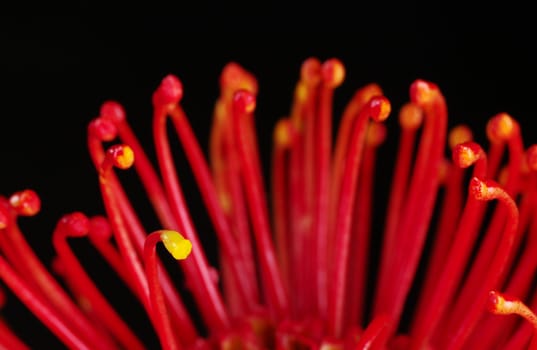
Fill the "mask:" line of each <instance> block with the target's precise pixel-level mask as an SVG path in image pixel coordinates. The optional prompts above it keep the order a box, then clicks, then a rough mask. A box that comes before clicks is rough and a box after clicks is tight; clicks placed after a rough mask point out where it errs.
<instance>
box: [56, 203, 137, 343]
mask: <svg viewBox="0 0 537 350" xmlns="http://www.w3.org/2000/svg"><path fill="white" fill-rule="evenodd" d="M77 221H78V222H77ZM84 224H85V229H86V230H87V229H88V228H89V222H88V220H87V218H86V217H85V216H83V215H82V214H80V213H73V214H71V215H69V216H65V217H64V218H62V219H61V220H60V222H59V223H58V225H57V226H56V229H55V230H54V232H53V235H52V243H53V245H54V249H55V250H56V253H57V254H58V257H59V258H60V259H61V261H62V263H63V264H64V268H65V272H66V274H67V276H68V278H69V280H70V282H72V283H73V285H76V288H77V291H78V292H79V293H81V294H82V295H83V296H84V297H85V298H86V299H87V300H88V302H89V303H90V304H91V309H92V312H93V313H95V314H96V315H97V317H98V318H99V320H100V322H101V323H102V324H103V325H104V326H105V327H107V329H108V331H110V332H111V333H112V334H113V335H114V337H115V338H116V339H117V340H118V341H119V343H120V344H121V345H122V346H124V347H125V348H127V349H143V348H144V346H143V345H142V343H141V342H140V340H139V339H138V338H137V337H136V335H134V333H133V332H132V331H131V330H130V329H129V327H128V326H127V324H126V323H125V322H124V321H123V320H122V319H121V317H119V315H118V314H117V313H116V312H115V310H114V309H113V308H112V307H111V306H110V304H109V303H108V301H107V300H106V298H105V297H104V296H103V295H102V294H101V292H100V291H99V289H98V288H97V287H96V286H95V284H94V283H93V281H92V280H91V278H90V277H89V276H88V275H87V273H86V272H85V271H84V268H83V267H82V265H81V264H80V263H79V261H78V259H77V258H76V256H75V255H74V254H73V252H72V251H71V248H70V247H69V244H68V243H67V240H66V239H67V237H68V236H70V235H73V234H75V235H85V234H87V231H85V232H74V230H75V229H76V228H74V229H73V228H71V227H70V225H84ZM82 230H84V228H82Z"/></svg>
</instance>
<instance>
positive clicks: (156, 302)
mask: <svg viewBox="0 0 537 350" xmlns="http://www.w3.org/2000/svg"><path fill="white" fill-rule="evenodd" d="M161 233H162V231H156V232H153V233H151V234H149V235H148V236H147V238H146V240H145V244H144V263H145V275H146V277H147V284H148V286H149V300H150V303H151V310H152V313H153V315H155V320H156V329H157V334H158V335H159V339H160V345H161V346H162V348H163V349H165V350H177V349H180V346H179V343H178V342H177V341H176V330H175V329H173V328H172V325H171V322H170V317H169V312H168V308H167V307H166V300H165V298H164V294H163V293H162V289H161V287H160V279H159V276H158V273H159V272H158V266H159V264H158V263H157V261H158V258H157V251H156V245H157V243H158V242H160V241H161ZM180 332H181V330H180V329H179V332H178V333H179V334H180Z"/></svg>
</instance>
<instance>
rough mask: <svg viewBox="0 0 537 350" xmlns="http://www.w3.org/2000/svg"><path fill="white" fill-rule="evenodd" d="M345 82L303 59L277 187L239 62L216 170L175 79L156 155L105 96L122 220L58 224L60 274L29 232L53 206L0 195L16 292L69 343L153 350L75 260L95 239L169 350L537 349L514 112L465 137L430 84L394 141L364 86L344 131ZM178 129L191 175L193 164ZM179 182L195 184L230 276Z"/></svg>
mask: <svg viewBox="0 0 537 350" xmlns="http://www.w3.org/2000/svg"><path fill="white" fill-rule="evenodd" d="M344 80H345V67H344V65H343V63H342V62H340V61H339V60H337V59H328V60H326V61H324V62H321V61H319V60H318V59H316V58H309V59H307V60H305V61H304V62H303V64H302V67H301V71H300V77H299V80H298V83H297V84H296V88H295V94H294V96H293V100H292V104H291V108H290V111H289V114H288V115H287V116H286V117H284V118H281V119H280V120H279V121H278V122H277V123H276V125H275V128H274V134H273V149H272V159H271V162H272V164H271V167H270V169H271V170H270V174H263V159H262V156H261V153H262V152H261V151H260V150H259V149H258V140H257V133H256V130H255V120H254V117H255V112H256V98H257V95H258V93H260V92H259V91H258V82H257V80H256V78H255V77H254V76H253V75H252V74H251V73H250V72H248V71H246V70H245V69H244V68H243V67H241V66H240V65H238V64H237V63H233V62H232V63H229V64H227V65H226V66H225V67H224V69H223V71H222V73H221V76H220V96H219V97H218V98H217V100H216V103H215V107H214V115H213V120H212V126H211V130H210V142H209V145H208V150H207V156H206V155H205V153H204V150H203V148H202V147H201V145H200V144H199V143H198V139H197V138H196V136H195V134H194V132H193V130H192V128H191V125H190V123H189V117H188V115H187V112H186V111H185V110H183V108H182V105H181V101H182V99H183V86H182V83H181V81H180V80H179V78H178V77H176V76H174V75H168V76H166V77H165V78H164V79H163V80H162V81H161V83H160V85H159V86H158V87H157V89H156V90H155V92H154V94H153V96H152V104H153V116H152V132H153V141H154V151H155V155H156V159H155V160H151V159H150V157H149V156H148V155H147V150H148V149H149V148H148V147H147V146H142V144H141V142H140V141H139V139H138V138H137V136H136V134H135V132H134V131H133V129H132V128H131V126H130V124H129V121H128V119H127V113H126V110H125V109H124V108H123V106H122V105H121V104H120V103H118V102H116V101H106V102H105V103H103V104H102V106H101V109H100V112H99V116H98V117H97V118H95V119H93V120H92V121H91V122H90V123H89V125H88V129H87V147H88V150H89V154H90V158H91V161H92V163H93V165H94V167H95V170H96V179H97V180H98V188H99V190H100V194H101V197H102V202H103V205H104V209H105V212H104V213H103V215H95V216H87V215H86V214H84V213H82V212H78V211H75V212H72V213H69V214H66V215H65V216H63V217H62V218H60V220H59V221H58V223H57V226H56V227H55V229H54V232H53V233H52V238H51V242H52V245H53V247H54V249H55V252H56V255H57V256H56V259H55V260H54V263H53V265H52V266H51V267H50V268H49V267H46V266H45V265H44V264H43V263H42V262H41V261H40V259H39V257H38V255H37V254H36V253H35V252H34V251H33V250H32V249H31V246H30V245H29V244H28V242H27V240H26V239H27V238H25V236H24V235H23V233H22V232H21V230H20V228H19V226H18V220H19V219H20V220H22V219H23V218H21V217H25V216H33V215H35V214H37V213H38V212H39V211H40V209H41V201H40V199H39V196H38V194H37V193H35V192H34V191H32V190H30V189H27V190H22V191H20V192H17V193H14V194H11V195H10V196H8V197H0V280H1V281H2V283H3V284H2V286H6V287H7V288H8V289H9V290H10V293H12V294H14V295H15V296H16V297H17V298H19V299H20V301H21V302H22V303H23V304H24V305H25V306H26V307H27V308H28V309H29V310H30V311H31V312H32V313H33V314H34V315H35V316H36V317H37V318H38V319H39V320H40V321H41V322H42V323H43V324H44V325H45V326H46V327H47V328H48V329H49V330H50V331H51V332H52V333H53V334H54V335H55V336H56V337H57V338H58V339H59V340H60V341H61V342H62V343H63V344H65V346H66V347H67V348H70V349H145V348H147V347H148V345H147V344H144V342H143V341H142V340H141V339H140V337H139V334H137V332H136V331H134V330H133V329H132V327H131V326H130V323H129V321H128V319H126V318H125V317H124V316H125V315H122V314H120V313H119V312H117V310H116V309H115V308H114V305H113V303H111V302H110V301H109V300H108V299H107V298H106V294H105V293H104V291H103V290H101V288H99V287H98V284H97V283H95V281H94V278H93V277H92V276H91V274H90V273H88V272H89V271H86V266H88V265H87V264H82V262H81V261H79V258H78V257H77V255H76V254H75V252H74V250H73V249H71V246H70V242H71V240H72V239H77V238H78V239H81V238H85V239H87V241H88V242H89V243H90V244H91V246H92V247H93V248H94V249H95V251H97V252H98V253H99V254H100V255H101V257H102V258H103V260H104V261H106V263H107V264H108V265H109V267H110V269H111V270H113V271H114V272H115V273H116V274H117V277H118V278H119V279H120V280H121V281H122V282H123V283H124V285H125V286H126V288H128V290H130V292H132V294H133V295H134V296H135V298H136V300H137V302H138V303H139V305H140V307H141V308H143V310H145V313H146V315H147V319H148V322H149V324H150V325H151V326H152V328H151V329H148V330H147V331H148V332H154V335H155V337H156V338H157V339H158V341H159V342H160V346H161V347H162V348H163V349H214V348H222V349H243V348H246V349H330V350H332V349H396V350H403V349H405V350H406V349H408V350H418V349H431V348H434V349H450V350H452V349H455V350H457V349H525V348H531V349H535V348H537V337H536V336H535V334H536V332H537V316H535V314H534V313H533V312H532V309H535V307H537V290H536V288H535V282H534V277H535V271H536V268H537V258H536V257H537V250H536V249H537V240H536V237H537V231H536V230H537V215H535V214H536V210H537V201H536V198H537V145H529V146H526V145H524V142H523V139H522V133H521V127H520V125H519V124H518V122H517V121H516V120H515V119H514V118H513V117H511V116H510V115H508V114H507V113H498V114H497V115H495V116H493V117H492V118H490V120H489V121H488V123H487V125H486V133H487V138H488V145H487V147H486V148H485V147H484V146H483V145H481V144H479V143H477V142H476V141H475V140H473V137H472V131H471V130H470V129H469V127H468V126H466V125H463V124H461V125H458V126H455V127H454V128H452V129H451V130H448V110H447V105H446V101H445V98H444V96H443V94H442V92H441V90H440V88H439V87H438V86H436V85H435V84H434V83H432V82H428V81H424V80H421V79H418V80H416V81H414V82H413V83H412V84H411V85H410V93H409V95H410V96H409V102H407V103H406V104H404V105H403V106H401V107H400V108H399V109H398V113H397V114H398V115H397V118H398V120H397V123H398V124H399V127H400V131H399V134H398V135H388V133H389V132H390V129H389V128H388V126H387V125H386V124H387V123H388V122H390V119H388V118H392V119H393V118H394V117H393V116H391V117H390V115H391V114H393V113H392V105H391V102H390V100H389V96H384V94H383V92H382V89H381V87H380V86H378V85H377V84H369V85H366V86H364V87H361V88H359V89H358V90H357V91H356V93H355V94H354V95H353V96H352V98H351V99H350V101H349V102H348V104H347V105H346V107H345V109H344V110H343V112H342V114H341V116H336V117H337V118H336V117H334V115H333V114H334V103H333V100H334V94H335V91H336V89H337V88H338V87H339V86H340V85H341V84H343V82H344ZM334 120H339V124H338V125H335V123H334ZM393 122H394V123H395V121H393ZM170 126H171V127H172V128H173V132H174V133H173V132H171V130H169V127H170ZM172 134H174V135H175V136H176V137H177V140H178V141H179V144H180V145H181V148H182V149H181V150H180V151H182V152H183V153H184V155H185V158H186V160H187V161H188V164H189V167H190V168H189V169H178V168H177V167H176V164H175V163H176V158H175V157H174V155H175V152H177V151H178V150H176V149H172V146H171V145H172V144H174V141H175V140H170V136H171V135H172ZM388 137H393V138H394V139H397V142H398V144H397V147H396V149H395V151H394V152H395V153H394V160H395V162H394V164H393V166H392V167H391V168H390V169H392V172H391V173H390V174H385V173H379V171H378V169H380V166H379V165H381V164H380V162H378V161H377V156H378V155H379V150H380V148H381V147H383V145H384V143H385V141H386V139H387V138H388ZM381 161H382V162H384V159H381ZM382 165H383V164H382ZM122 171H131V172H136V174H137V175H138V178H139V180H140V183H141V185H142V186H143V188H144V190H145V192H146V194H147V199H148V200H149V202H150V203H151V205H152V207H153V209H154V215H155V217H156V218H157V219H158V221H159V225H160V227H161V228H160V229H158V230H153V231H151V230H148V229H147V228H146V227H145V225H144V217H145V216H147V215H153V213H147V212H142V211H139V210H137V208H136V206H135V203H134V202H135V200H134V199H131V198H130V197H129V196H130V193H129V188H128V187H126V186H124V182H123V181H122V177H121V176H120V174H119V172H122ZM181 171H190V172H191V173H192V175H193V178H194V179H195V181H196V184H197V187H198V190H199V194H200V197H201V199H202V201H203V205H204V207H205V209H206V214H207V215H208V217H209V218H210V221H211V225H212V228H213V229H214V231H213V232H209V233H205V232H204V233H203V234H206V235H209V234H210V235H213V234H214V241H215V242H217V243H215V244H217V245H218V253H219V256H218V259H219V260H218V264H216V265H217V266H213V265H215V264H213V263H211V262H210V261H211V259H209V256H208V255H207V253H206V250H205V249H204V246H203V244H202V240H201V239H200V232H199V231H198V229H197V228H196V223H197V222H196V215H195V213H193V212H191V210H190V209H189V196H188V193H187V192H186V191H185V188H183V184H182V183H181V181H180V176H179V172H181ZM381 177H387V178H389V181H391V186H390V187H389V188H388V189H387V191H388V196H387V201H386V203H379V200H378V198H379V197H377V196H376V193H375V189H378V187H377V186H376V181H377V180H378V179H380V178H381ZM378 217H381V218H382V224H383V226H382V227H380V228H377V226H378V225H376V223H375V218H378ZM24 220H26V219H24ZM211 237H213V236H211ZM159 243H162V246H163V247H164V249H165V250H166V251H167V252H169V253H170V255H171V257H165V256H163V255H161V254H160V253H159V250H158V248H157V246H158V245H159ZM171 259H175V260H177V266H173V268H176V269H178V271H180V275H181V277H182V279H183V280H182V281H181V283H182V284H184V286H179V285H178V284H177V281H176V279H174V277H173V276H172V273H173V271H172V270H170V268H171V266H170V264H169V262H170V261H171ZM183 287H184V288H183ZM3 293H4V292H3V291H2V290H0V297H1V298H0V305H2V304H3V303H4V302H5V298H4V297H5V295H4V294H3ZM506 315H510V316H506ZM0 348H6V349H14V350H19V349H28V348H29V347H28V346H27V345H26V344H25V339H24V337H23V334H19V332H18V330H17V329H13V328H12V327H10V324H9V319H0Z"/></svg>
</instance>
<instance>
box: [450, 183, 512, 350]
mask: <svg viewBox="0 0 537 350" xmlns="http://www.w3.org/2000/svg"><path fill="white" fill-rule="evenodd" d="M470 189H471V192H472V194H473V195H474V197H475V198H476V199H478V200H492V199H498V200H500V202H501V203H502V204H503V205H504V206H505V208H506V212H507V215H508V217H507V221H506V224H505V231H504V233H503V235H502V237H501V241H500V242H499V243H498V245H497V247H498V248H497V250H496V252H495V253H494V259H493V260H492V262H491V264H490V265H489V267H488V270H487V272H486V273H485V277H484V278H482V279H481V285H480V286H479V287H478V288H477V296H478V299H477V300H474V302H473V303H470V304H468V305H472V306H471V308H470V309H468V308H467V313H466V315H465V316H464V317H463V318H462V319H460V320H459V322H458V327H456V328H455V330H454V332H453V333H452V334H451V335H450V340H449V344H450V346H449V348H450V349H459V348H461V347H462V344H463V343H464V341H465V340H466V339H467V338H468V335H469V334H470V332H471V331H472V330H473V329H474V327H475V324H476V323H477V321H478V319H479V317H480V316H481V315H482V312H483V310H484V307H485V305H484V300H485V298H484V295H485V294H486V293H488V291H489V290H491V289H494V288H495V287H496V285H497V283H498V282H499V280H500V277H501V275H502V274H503V272H504V269H505V268H506V266H505V264H506V262H507V260H508V258H509V255H510V254H511V250H512V247H513V244H514V241H515V234H516V232H517V228H518V209H517V206H516V204H515V202H514V201H513V199H512V198H511V197H510V196H509V194H507V193H506V192H505V191H504V190H503V189H502V188H500V187H499V186H498V185H497V184H495V183H494V182H492V181H490V180H489V181H486V182H483V181H481V180H479V179H477V178H472V181H471V184H470ZM467 307H468V306H467Z"/></svg>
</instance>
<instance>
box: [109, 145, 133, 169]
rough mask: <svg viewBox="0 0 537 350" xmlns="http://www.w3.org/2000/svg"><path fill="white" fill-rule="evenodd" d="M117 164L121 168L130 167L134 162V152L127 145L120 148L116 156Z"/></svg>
mask: <svg viewBox="0 0 537 350" xmlns="http://www.w3.org/2000/svg"><path fill="white" fill-rule="evenodd" d="M114 162H115V165H116V166H117V167H118V168H120V169H128V168H130V167H131V166H132V164H133V163H134V152H133V150H132V148H130V147H129V146H127V145H123V147H121V148H118V150H117V152H116V153H115V158H114Z"/></svg>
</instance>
